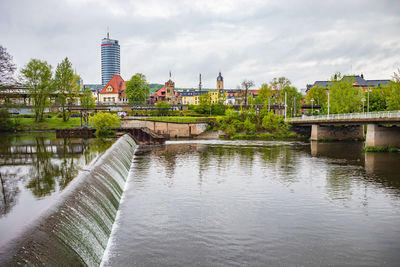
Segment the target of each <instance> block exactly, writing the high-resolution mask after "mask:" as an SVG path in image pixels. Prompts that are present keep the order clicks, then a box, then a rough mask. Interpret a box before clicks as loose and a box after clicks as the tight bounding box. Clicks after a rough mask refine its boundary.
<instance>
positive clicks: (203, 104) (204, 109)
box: [194, 93, 211, 114]
mask: <svg viewBox="0 0 400 267" xmlns="http://www.w3.org/2000/svg"><path fill="white" fill-rule="evenodd" d="M194 110H195V111H196V112H197V113H200V114H210V113H211V100H210V96H209V95H208V94H207V93H204V94H202V95H201V96H200V97H199V104H198V105H197V106H196V107H195V108H194Z"/></svg>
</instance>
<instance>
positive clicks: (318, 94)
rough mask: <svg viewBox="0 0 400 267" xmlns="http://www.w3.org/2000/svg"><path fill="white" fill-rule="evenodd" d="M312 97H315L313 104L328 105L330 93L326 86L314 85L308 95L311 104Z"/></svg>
mask: <svg viewBox="0 0 400 267" xmlns="http://www.w3.org/2000/svg"><path fill="white" fill-rule="evenodd" d="M311 99H314V102H313V105H321V106H326V105H327V104H328V94H327V90H326V88H325V87H323V86H314V87H312V88H311V89H310V90H309V91H308V93H307V95H306V102H307V104H311Z"/></svg>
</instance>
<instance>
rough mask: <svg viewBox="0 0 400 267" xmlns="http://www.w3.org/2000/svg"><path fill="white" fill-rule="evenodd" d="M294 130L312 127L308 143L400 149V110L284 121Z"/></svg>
mask: <svg viewBox="0 0 400 267" xmlns="http://www.w3.org/2000/svg"><path fill="white" fill-rule="evenodd" d="M286 121H287V122H288V123H289V124H291V125H292V126H293V127H294V128H301V127H311V140H327V139H329V140H348V139H359V140H362V139H364V133H365V129H364V128H365V127H364V125H367V126H366V128H367V131H366V138H365V139H366V143H365V145H366V146H395V147H400V127H399V125H400V110H395V111H380V112H366V113H347V114H329V115H318V116H303V117H296V118H287V119H286Z"/></svg>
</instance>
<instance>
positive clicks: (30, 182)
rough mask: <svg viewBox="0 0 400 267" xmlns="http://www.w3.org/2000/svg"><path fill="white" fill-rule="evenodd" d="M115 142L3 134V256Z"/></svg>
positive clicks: (0, 227)
mask: <svg viewBox="0 0 400 267" xmlns="http://www.w3.org/2000/svg"><path fill="white" fill-rule="evenodd" d="M112 142H113V140H102V141H99V140H96V139H79V138H73V139H69V138H65V139H57V138H56V136H55V133H36V134H29V135H26V134H22V135H6V134H1V135H0V257H1V251H2V248H4V247H7V245H8V244H9V243H10V241H11V240H12V239H14V238H16V237H17V236H18V235H21V233H23V231H24V230H25V229H26V228H27V227H28V226H29V225H30V224H31V223H32V222H33V221H35V220H36V219H37V218H38V217H39V216H40V215H41V213H42V212H43V211H45V210H46V209H47V208H49V207H50V206H52V205H53V204H54V203H55V202H56V201H57V199H58V197H59V195H60V193H61V192H62V191H63V190H64V189H65V188H66V187H67V186H68V185H69V184H70V182H71V181H72V180H73V179H74V178H75V176H76V175H77V174H78V171H79V170H81V169H82V168H84V167H85V166H86V165H88V164H89V163H90V162H91V161H92V160H93V159H94V158H96V157H97V156H98V155H100V154H101V153H103V152H104V151H105V150H106V149H107V148H108V147H110V146H111V144H112ZM0 262H1V258H0Z"/></svg>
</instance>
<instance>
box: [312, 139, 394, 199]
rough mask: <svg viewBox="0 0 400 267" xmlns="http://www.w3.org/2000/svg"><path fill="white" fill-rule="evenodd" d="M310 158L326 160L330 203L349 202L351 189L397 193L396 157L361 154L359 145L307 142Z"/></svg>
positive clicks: (372, 153) (355, 143)
mask: <svg viewBox="0 0 400 267" xmlns="http://www.w3.org/2000/svg"><path fill="white" fill-rule="evenodd" d="M310 147H311V155H312V156H314V157H317V158H326V159H328V160H329V164H327V167H326V173H327V174H326V179H327V191H328V192H329V195H330V197H331V198H332V199H334V200H343V201H345V200H350V199H351V198H352V197H353V196H354V191H355V190H356V189H355V187H357V188H358V189H359V188H363V187H366V184H372V185H374V186H378V187H381V188H383V189H385V190H389V191H391V192H392V193H393V194H394V195H397V194H398V193H399V192H400V154H399V153H374V152H364V150H363V148H364V143H363V142H341V143H338V142H328V143H324V142H315V141H312V142H311V143H310ZM364 201H365V200H364Z"/></svg>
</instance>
